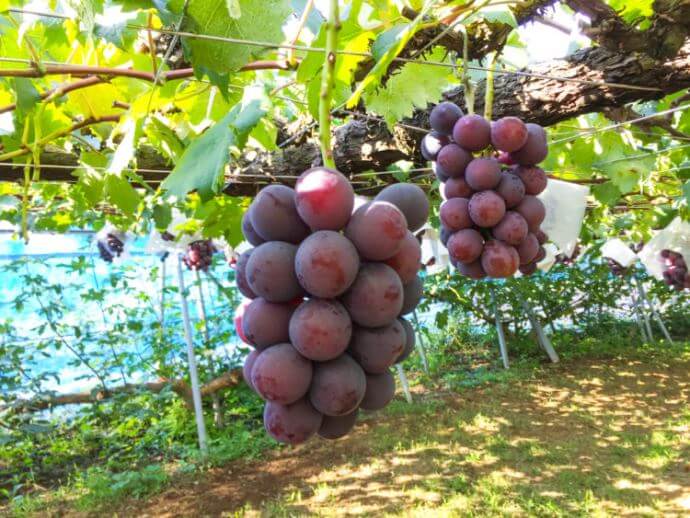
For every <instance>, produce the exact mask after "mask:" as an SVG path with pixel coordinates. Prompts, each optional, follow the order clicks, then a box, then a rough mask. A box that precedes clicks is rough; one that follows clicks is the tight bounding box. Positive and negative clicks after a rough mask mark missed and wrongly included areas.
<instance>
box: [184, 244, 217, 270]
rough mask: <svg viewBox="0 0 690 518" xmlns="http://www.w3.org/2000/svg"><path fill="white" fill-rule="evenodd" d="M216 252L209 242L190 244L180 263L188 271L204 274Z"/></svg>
mask: <svg viewBox="0 0 690 518" xmlns="http://www.w3.org/2000/svg"><path fill="white" fill-rule="evenodd" d="M215 252H216V249H215V247H214V246H213V243H212V242H211V241H209V240H204V239H202V240H199V241H194V242H193V243H190V244H189V246H188V247H187V252H186V254H185V255H184V257H183V258H182V262H184V264H185V265H186V266H187V268H189V269H190V270H196V271H202V272H205V271H207V270H208V268H209V266H211V264H213V254H214V253H215Z"/></svg>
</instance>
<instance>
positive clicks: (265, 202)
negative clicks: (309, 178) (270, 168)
mask: <svg viewBox="0 0 690 518" xmlns="http://www.w3.org/2000/svg"><path fill="white" fill-rule="evenodd" d="M249 217H250V219H251V224H252V227H253V228H254V230H255V231H256V233H257V234H259V236H260V237H261V238H262V239H264V240H265V241H285V242H287V243H293V244H297V243H300V242H301V241H302V240H303V239H304V238H305V237H307V235H308V234H309V227H307V225H306V223H304V221H302V219H301V218H300V217H299V214H298V213H297V207H296V205H295V191H294V190H293V189H291V188H290V187H287V186H285V185H277V184H273V185H269V186H268V187H264V188H263V189H261V191H259V194H257V195H256V198H254V201H253V202H252V204H251V206H250V207H249Z"/></svg>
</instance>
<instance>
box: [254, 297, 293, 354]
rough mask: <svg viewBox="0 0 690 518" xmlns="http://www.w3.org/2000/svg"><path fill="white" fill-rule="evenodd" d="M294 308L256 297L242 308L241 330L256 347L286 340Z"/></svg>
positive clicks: (263, 346)
mask: <svg viewBox="0 0 690 518" xmlns="http://www.w3.org/2000/svg"><path fill="white" fill-rule="evenodd" d="M294 311H295V308H294V307H293V306H292V305H290V304H277V303H273V302H268V301H267V300H264V299H261V298H258V299H254V300H252V301H251V303H250V304H249V305H248V306H247V307H246V309H245V310H244V315H243V317H242V332H243V333H244V335H245V337H246V338H247V340H249V342H250V343H251V344H252V345H254V347H256V348H257V349H265V348H266V347H268V346H271V345H275V344H279V343H282V342H287V341H288V340H289V339H290V333H289V328H290V318H291V317H292V313H293V312H294Z"/></svg>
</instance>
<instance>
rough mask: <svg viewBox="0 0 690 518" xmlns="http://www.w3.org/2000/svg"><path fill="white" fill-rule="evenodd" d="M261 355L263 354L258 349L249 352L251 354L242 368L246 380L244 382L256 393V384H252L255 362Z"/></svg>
mask: <svg viewBox="0 0 690 518" xmlns="http://www.w3.org/2000/svg"><path fill="white" fill-rule="evenodd" d="M259 353H261V351H259V350H258V349H252V350H251V351H249V354H248V355H247V356H246V357H245V359H244V365H243V366H242V377H243V378H244V382H245V383H246V384H247V385H248V386H249V388H250V389H252V390H253V391H254V392H256V389H255V388H254V383H252V369H253V368H254V362H255V361H256V359H257V358H258V357H259Z"/></svg>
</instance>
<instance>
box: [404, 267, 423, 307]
mask: <svg viewBox="0 0 690 518" xmlns="http://www.w3.org/2000/svg"><path fill="white" fill-rule="evenodd" d="M423 295H424V281H422V278H421V277H420V276H419V275H417V276H416V277H415V278H414V279H412V281H410V282H408V283H407V284H405V285H403V303H402V308H401V309H400V312H399V313H398V315H407V314H408V313H412V312H413V311H414V310H415V308H416V307H417V305H418V304H419V302H420V301H421V300H422V296H423Z"/></svg>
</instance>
